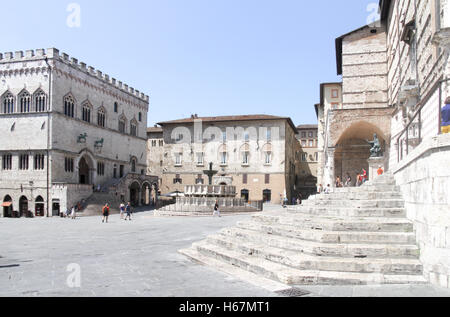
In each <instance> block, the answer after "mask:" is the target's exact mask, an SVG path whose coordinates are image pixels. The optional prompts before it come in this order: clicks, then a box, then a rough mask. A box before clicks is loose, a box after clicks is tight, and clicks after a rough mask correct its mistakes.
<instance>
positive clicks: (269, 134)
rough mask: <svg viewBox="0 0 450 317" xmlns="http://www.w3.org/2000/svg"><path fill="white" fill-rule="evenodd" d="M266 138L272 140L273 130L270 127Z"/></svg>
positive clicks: (268, 140)
mask: <svg viewBox="0 0 450 317" xmlns="http://www.w3.org/2000/svg"><path fill="white" fill-rule="evenodd" d="M266 139H267V142H271V141H272V130H271V129H270V128H268V129H267V135H266Z"/></svg>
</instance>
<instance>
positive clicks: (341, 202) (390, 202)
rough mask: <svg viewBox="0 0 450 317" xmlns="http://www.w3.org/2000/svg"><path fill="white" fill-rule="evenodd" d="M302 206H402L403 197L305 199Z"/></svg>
mask: <svg viewBox="0 0 450 317" xmlns="http://www.w3.org/2000/svg"><path fill="white" fill-rule="evenodd" d="M303 205H304V206H327V207H346V208H403V207H404V206H405V201H404V200H403V199H374V200H351V199H329V200H325V199H315V200H306V201H305V202H304V203H303Z"/></svg>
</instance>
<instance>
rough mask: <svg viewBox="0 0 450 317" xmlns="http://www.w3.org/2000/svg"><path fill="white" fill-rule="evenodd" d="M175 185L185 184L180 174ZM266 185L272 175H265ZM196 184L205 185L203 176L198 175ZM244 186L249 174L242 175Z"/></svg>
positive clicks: (174, 180) (176, 177)
mask: <svg viewBox="0 0 450 317" xmlns="http://www.w3.org/2000/svg"><path fill="white" fill-rule="evenodd" d="M173 183H174V184H183V179H182V178H181V175H180V174H176V175H175V178H174V179H173ZM264 183H265V184H270V174H265V175H264ZM195 184H196V185H204V184H205V180H204V178H203V175H202V174H198V175H197V178H196V180H195ZM242 184H248V175H247V174H243V175H242Z"/></svg>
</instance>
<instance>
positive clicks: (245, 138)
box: [244, 131, 250, 142]
mask: <svg viewBox="0 0 450 317" xmlns="http://www.w3.org/2000/svg"><path fill="white" fill-rule="evenodd" d="M244 141H245V142H249V141H250V133H249V132H248V131H245V132H244Z"/></svg>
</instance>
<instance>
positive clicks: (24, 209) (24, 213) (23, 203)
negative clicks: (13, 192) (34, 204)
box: [19, 196, 30, 218]
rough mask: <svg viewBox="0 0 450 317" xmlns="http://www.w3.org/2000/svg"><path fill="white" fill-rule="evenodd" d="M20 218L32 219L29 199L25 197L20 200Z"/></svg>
mask: <svg viewBox="0 0 450 317" xmlns="http://www.w3.org/2000/svg"><path fill="white" fill-rule="evenodd" d="M19 216H20V217H27V218H28V217H30V213H29V212H28V198H27V197H25V196H22V197H20V200H19Z"/></svg>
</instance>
